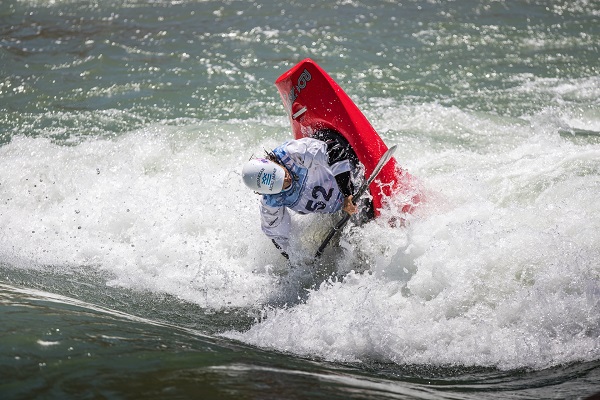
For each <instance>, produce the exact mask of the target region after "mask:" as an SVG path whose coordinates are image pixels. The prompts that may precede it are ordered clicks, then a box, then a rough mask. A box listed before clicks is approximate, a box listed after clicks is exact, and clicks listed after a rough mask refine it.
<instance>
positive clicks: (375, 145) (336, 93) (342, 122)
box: [275, 58, 419, 215]
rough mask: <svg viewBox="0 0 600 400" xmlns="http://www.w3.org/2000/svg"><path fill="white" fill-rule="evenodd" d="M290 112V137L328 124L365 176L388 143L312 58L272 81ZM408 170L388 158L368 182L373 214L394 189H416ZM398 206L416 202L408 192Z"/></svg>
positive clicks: (406, 207) (404, 208)
mask: <svg viewBox="0 0 600 400" xmlns="http://www.w3.org/2000/svg"><path fill="white" fill-rule="evenodd" d="M275 85H276V86H277V90H279V94H280V95H281V99H282V100H283V104H284V105H285V107H286V110H287V112H288V114H289V117H290V122H291V124H292V130H293V132H294V137H295V138H296V139H300V138H302V137H309V136H312V135H313V134H315V133H316V132H319V131H323V130H327V131H335V132H337V133H339V134H341V135H342V136H343V137H344V138H345V139H346V140H347V141H348V143H349V144H350V146H351V147H352V149H353V150H354V152H355V153H356V155H357V157H358V159H359V161H360V162H361V163H362V164H363V165H364V166H365V175H366V176H369V175H370V174H371V172H372V171H373V169H374V168H375V166H376V165H377V162H378V161H379V159H380V158H381V156H382V155H383V154H384V153H385V152H386V151H387V149H388V147H387V146H386V145H385V143H384V142H383V140H381V138H380V137H379V135H378V134H377V132H376V131H375V129H373V127H372V126H371V124H370V123H369V121H368V120H367V118H366V117H365V116H364V115H363V113H362V112H361V111H360V110H359V109H358V107H357V106H356V105H355V104H354V102H352V100H351V99H350V97H348V95H347V94H346V93H345V92H344V91H343V90H342V88H340V87H339V85H338V84H337V83H336V82H335V81H334V80H333V79H332V78H331V77H330V76H329V75H328V74H327V73H326V72H325V71H324V70H323V69H322V68H321V67H319V66H318V65H317V64H316V63H315V62H314V61H313V60H311V59H310V58H307V59H305V60H303V61H301V62H300V63H298V64H297V65H296V66H295V67H293V68H292V69H290V70H289V71H287V72H286V73H284V74H283V75H281V76H280V77H279V78H278V79H277V81H275ZM411 180H412V179H411V176H410V175H409V174H408V172H406V171H404V170H403V169H402V168H401V167H400V166H399V165H398V163H397V162H396V160H395V159H394V158H392V159H391V160H390V161H389V162H388V163H387V164H386V166H385V167H384V168H383V169H382V170H381V172H380V173H379V175H378V176H377V179H376V180H374V181H373V182H372V183H371V185H370V186H369V191H370V193H371V195H372V197H373V208H374V211H375V215H379V213H380V210H381V208H382V207H383V205H384V203H385V199H386V198H389V197H391V196H392V195H393V194H395V193H398V192H400V193H405V194H408V193H411V192H413V193H414V188H411V187H410V184H411ZM409 197H410V198H409V199H407V202H406V204H404V205H402V206H401V211H402V212H410V211H411V210H412V208H413V207H414V205H415V204H416V203H418V202H419V196H418V195H412V196H409Z"/></svg>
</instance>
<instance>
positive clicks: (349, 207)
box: [342, 195, 358, 215]
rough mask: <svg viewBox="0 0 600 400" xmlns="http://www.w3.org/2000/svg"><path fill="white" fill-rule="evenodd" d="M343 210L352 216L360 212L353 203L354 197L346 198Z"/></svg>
mask: <svg viewBox="0 0 600 400" xmlns="http://www.w3.org/2000/svg"><path fill="white" fill-rule="evenodd" d="M342 210H344V211H346V212H347V213H348V214H350V215H353V214H356V213H357V212H358V207H356V205H355V204H354V203H353V202H352V195H350V196H348V197H344V205H343V206H342Z"/></svg>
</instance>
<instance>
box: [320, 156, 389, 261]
mask: <svg viewBox="0 0 600 400" xmlns="http://www.w3.org/2000/svg"><path fill="white" fill-rule="evenodd" d="M396 147H397V145H393V146H392V147H390V148H389V149H388V151H386V152H385V153H384V154H383V156H381V158H380V159H379V162H378V163H377V165H376V166H375V169H374V170H373V172H371V176H369V179H367V180H366V181H365V182H364V183H363V184H362V185H361V187H360V188H359V189H358V190H357V191H356V193H355V194H354V196H352V202H353V203H354V204H356V202H357V201H358V199H359V198H360V197H361V196H362V195H363V194H364V193H365V192H366V191H367V189H369V185H370V184H371V182H373V181H374V180H375V178H376V177H377V175H378V174H379V172H380V171H381V169H382V168H383V167H384V166H385V164H387V162H388V161H389V160H390V158H392V154H394V151H396ZM349 219H350V214H348V213H346V215H344V217H343V218H342V219H341V220H340V221H339V222H338V223H337V224H336V225H335V226H334V227H333V228H332V229H331V231H329V234H328V235H327V237H326V238H325V240H324V241H323V243H322V244H321V246H319V249H318V250H317V253H316V254H315V258H319V257H321V255H322V254H323V251H324V250H325V247H327V245H328V244H329V241H330V240H331V239H332V238H333V236H334V235H335V234H336V232H337V231H339V230H340V229H342V228H343V227H344V225H346V222H348V220H349Z"/></svg>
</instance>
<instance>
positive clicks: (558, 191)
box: [0, 104, 600, 368]
mask: <svg viewBox="0 0 600 400" xmlns="http://www.w3.org/2000/svg"><path fill="white" fill-rule="evenodd" d="M386 110H387V111H382V112H383V113H387V115H388V116H389V118H387V119H384V118H382V119H381V120H384V121H386V122H385V124H386V126H384V127H383V129H381V128H382V127H377V128H378V129H381V131H382V133H383V134H384V136H385V140H386V142H388V143H389V144H393V143H399V144H400V148H399V150H398V154H397V158H398V160H399V161H400V163H401V164H402V165H404V166H407V167H408V169H409V171H410V172H411V173H413V174H414V175H415V176H417V177H418V178H419V179H420V182H421V184H422V185H423V187H424V188H425V192H426V195H427V202H426V203H425V204H424V205H423V206H422V207H421V208H420V209H419V210H418V211H417V213H416V214H415V215H413V216H412V217H411V218H410V224H409V225H408V227H396V228H392V227H390V226H389V225H388V224H387V223H386V222H385V221H386V219H385V218H384V219H380V220H378V221H374V222H371V223H369V224H367V225H365V226H364V227H362V228H360V229H356V228H354V229H353V228H352V227H351V226H349V227H348V229H347V230H346V232H345V236H344V238H343V239H342V240H341V242H340V245H341V248H338V249H337V252H338V254H339V253H342V254H341V255H339V256H338V257H337V258H335V259H334V263H335V265H334V267H335V268H337V269H338V271H339V272H340V274H341V275H344V274H347V275H346V276H345V278H344V279H343V280H341V281H334V282H330V283H328V284H324V285H322V286H321V287H320V288H319V289H318V290H314V291H312V292H311V293H310V295H309V296H308V298H307V299H306V301H305V302H299V301H298V298H297V294H298V292H295V290H297V285H296V286H294V285H290V284H289V282H287V283H286V282H285V280H283V279H281V275H285V268H286V266H285V262H284V260H283V259H282V258H281V256H280V255H279V254H278V253H277V251H276V250H275V249H274V248H273V246H272V244H271V243H270V242H269V241H268V240H267V239H266V238H265V237H264V235H263V234H262V232H261V231H260V227H259V221H258V212H257V206H258V204H257V202H258V199H257V198H256V197H254V196H252V195H249V194H248V192H247V190H246V188H245V187H243V184H242V183H241V182H240V179H239V166H240V165H241V164H242V163H243V162H244V161H245V160H247V159H248V157H249V156H250V155H251V154H253V153H254V154H255V155H256V154H261V153H262V151H263V149H264V148H271V147H273V146H275V145H277V144H279V143H280V142H281V141H282V140H283V139H284V138H287V137H288V136H287V135H288V134H287V127H285V128H282V127H281V126H280V125H277V126H273V125H268V124H267V123H261V122H260V121H256V123H253V124H250V123H248V122H247V121H246V122H244V121H229V122H222V121H213V122H198V121H187V122H186V125H184V126H161V125H157V126H149V127H147V128H145V129H143V130H139V131H134V132H130V133H127V134H125V135H123V136H122V137H119V138H115V139H112V140H108V139H89V140H85V141H82V142H79V143H72V144H70V145H69V146H64V145H57V144H54V143H52V142H51V141H50V140H48V139H43V138H29V137H22V136H21V137H14V138H13V140H12V141H11V142H10V143H9V144H6V145H4V146H2V147H1V148H0V171H1V172H0V249H1V250H0V259H1V260H2V262H4V263H9V264H11V265H13V266H15V267H16V268H20V267H21V268H25V267H27V268H37V269H44V268H48V266H51V267H52V268H61V269H63V270H64V271H65V272H66V273H68V272H69V271H70V270H75V269H77V270H78V271H80V270H81V267H82V266H83V267H85V268H88V269H90V270H92V271H100V272H104V273H106V274H107V275H109V276H110V280H109V282H108V284H110V285H117V286H123V287H126V288H135V289H141V290H149V291H153V292H159V293H169V294H173V295H175V296H178V297H180V298H182V299H185V300H187V301H191V302H194V303H197V304H199V305H201V306H203V307H211V308H226V307H246V308H252V309H253V308H256V307H260V306H261V305H263V304H266V307H265V309H264V315H265V316H266V318H264V319H262V320H261V322H260V323H257V324H256V325H255V326H253V327H252V328H251V329H250V330H248V331H247V332H228V333H227V334H226V335H227V336H229V337H233V338H236V339H239V340H242V341H244V342H248V343H252V344H255V345H258V346H261V347H270V348H274V349H277V350H279V351H289V352H292V353H295V354H302V355H307V356H310V357H314V356H318V357H324V358H326V359H329V360H344V361H365V360H373V359H374V360H378V361H391V362H396V363H431V364H438V365H439V364H444V363H448V364H466V365H492V366H498V367H500V368H520V367H534V368H543V367H546V366H549V365H556V364H559V363H563V362H570V361H574V360H593V359H598V358H599V357H600V341H599V339H598V337H599V336H600V309H599V307H600V270H599V266H600V251H599V249H600V220H599V217H598V215H600V205H599V204H600V203H599V202H598V201H597V195H598V193H599V192H600V190H599V189H600V161H599V160H600V145H598V144H596V143H595V142H594V141H593V140H590V141H589V142H585V141H584V142H577V143H575V142H573V141H570V140H568V139H566V138H563V137H561V136H560V134H559V131H558V128H559V126H558V125H557V124H556V118H557V117H560V115H564V110H562V111H561V110H559V112H553V110H552V109H548V110H544V111H543V112H541V113H539V114H537V115H532V116H528V117H527V118H520V119H515V118H509V117H499V116H493V115H486V114H480V113H472V112H464V111H461V110H459V109H457V108H446V107H442V106H439V105H417V106H396V105H394V104H391V105H388V108H387V109H386ZM558 113H563V114H560V115H559V114H558ZM581 123H582V124H583V127H582V128H583V129H588V130H593V128H594V127H595V126H596V125H595V124H597V123H598V120H597V119H594V116H593V115H590V117H589V121H588V122H586V121H585V120H583V119H582V120H581ZM278 124H279V122H278ZM397 127H402V129H403V130H402V131H400V130H398V128H397ZM389 214H394V212H393V211H392V210H390V211H388V212H386V213H384V216H389ZM322 222H323V221H320V220H319V218H312V219H311V217H304V218H295V224H296V227H297V228H298V229H300V231H302V232H306V233H307V234H306V235H304V234H302V235H299V236H298V237H297V238H296V240H295V241H294V243H293V244H294V246H296V249H297V250H298V251H299V252H304V253H306V254H312V252H313V251H314V250H315V248H316V247H315V246H316V245H318V243H319V240H318V238H316V237H317V236H318V235H317V234H314V235H311V234H309V232H311V231H312V232H314V231H316V229H315V226H320V227H322V226H323V223H322ZM351 269H355V270H359V271H370V272H369V273H353V272H350V273H348V271H349V270H351ZM293 277H294V276H292V278H293ZM286 285H288V286H286ZM294 296H296V297H294ZM285 302H288V305H287V306H282V305H281V304H283V303H285ZM294 304H295V305H294Z"/></svg>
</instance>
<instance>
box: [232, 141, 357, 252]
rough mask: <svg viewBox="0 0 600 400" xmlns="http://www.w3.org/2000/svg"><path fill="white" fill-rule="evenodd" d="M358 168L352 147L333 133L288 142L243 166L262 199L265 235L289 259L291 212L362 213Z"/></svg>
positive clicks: (246, 179) (248, 183) (247, 181)
mask: <svg viewBox="0 0 600 400" xmlns="http://www.w3.org/2000/svg"><path fill="white" fill-rule="evenodd" d="M317 138H318V139H317ZM357 165H358V160H357V158H356V156H355V155H354V152H353V151H352V149H351V147H350V145H349V144H348V143H347V142H346V141H345V140H344V139H343V138H342V137H341V136H340V135H339V134H337V133H336V132H332V131H322V132H318V133H317V134H315V135H313V137H311V138H302V139H296V140H290V141H287V142H285V143H283V144H282V145H280V146H278V147H277V148H275V149H274V150H273V151H272V152H268V153H267V155H266V156H265V157H264V158H255V159H252V160H250V161H248V162H247V163H246V164H245V165H244V167H243V169H242V179H243V181H244V183H245V184H246V186H248V187H249V188H250V189H252V190H254V191H255V192H256V193H258V194H261V195H262V198H261V202H260V216H261V227H262V230H263V232H264V233H265V234H266V235H267V236H268V237H269V238H270V239H271V240H272V241H273V243H274V244H275V247H277V249H279V250H280V251H281V254H283V256H284V257H286V258H289V256H288V253H287V251H288V248H289V235H290V222H291V216H290V212H289V210H293V211H295V212H297V213H298V214H308V213H323V214H326V213H335V212H337V211H339V210H343V211H345V212H347V213H348V214H350V215H353V214H356V213H357V211H358V208H357V206H356V205H355V204H354V203H353V202H352V193H353V192H354V184H353V182H352V180H353V176H352V175H353V173H354V172H355V170H356V167H357Z"/></svg>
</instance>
